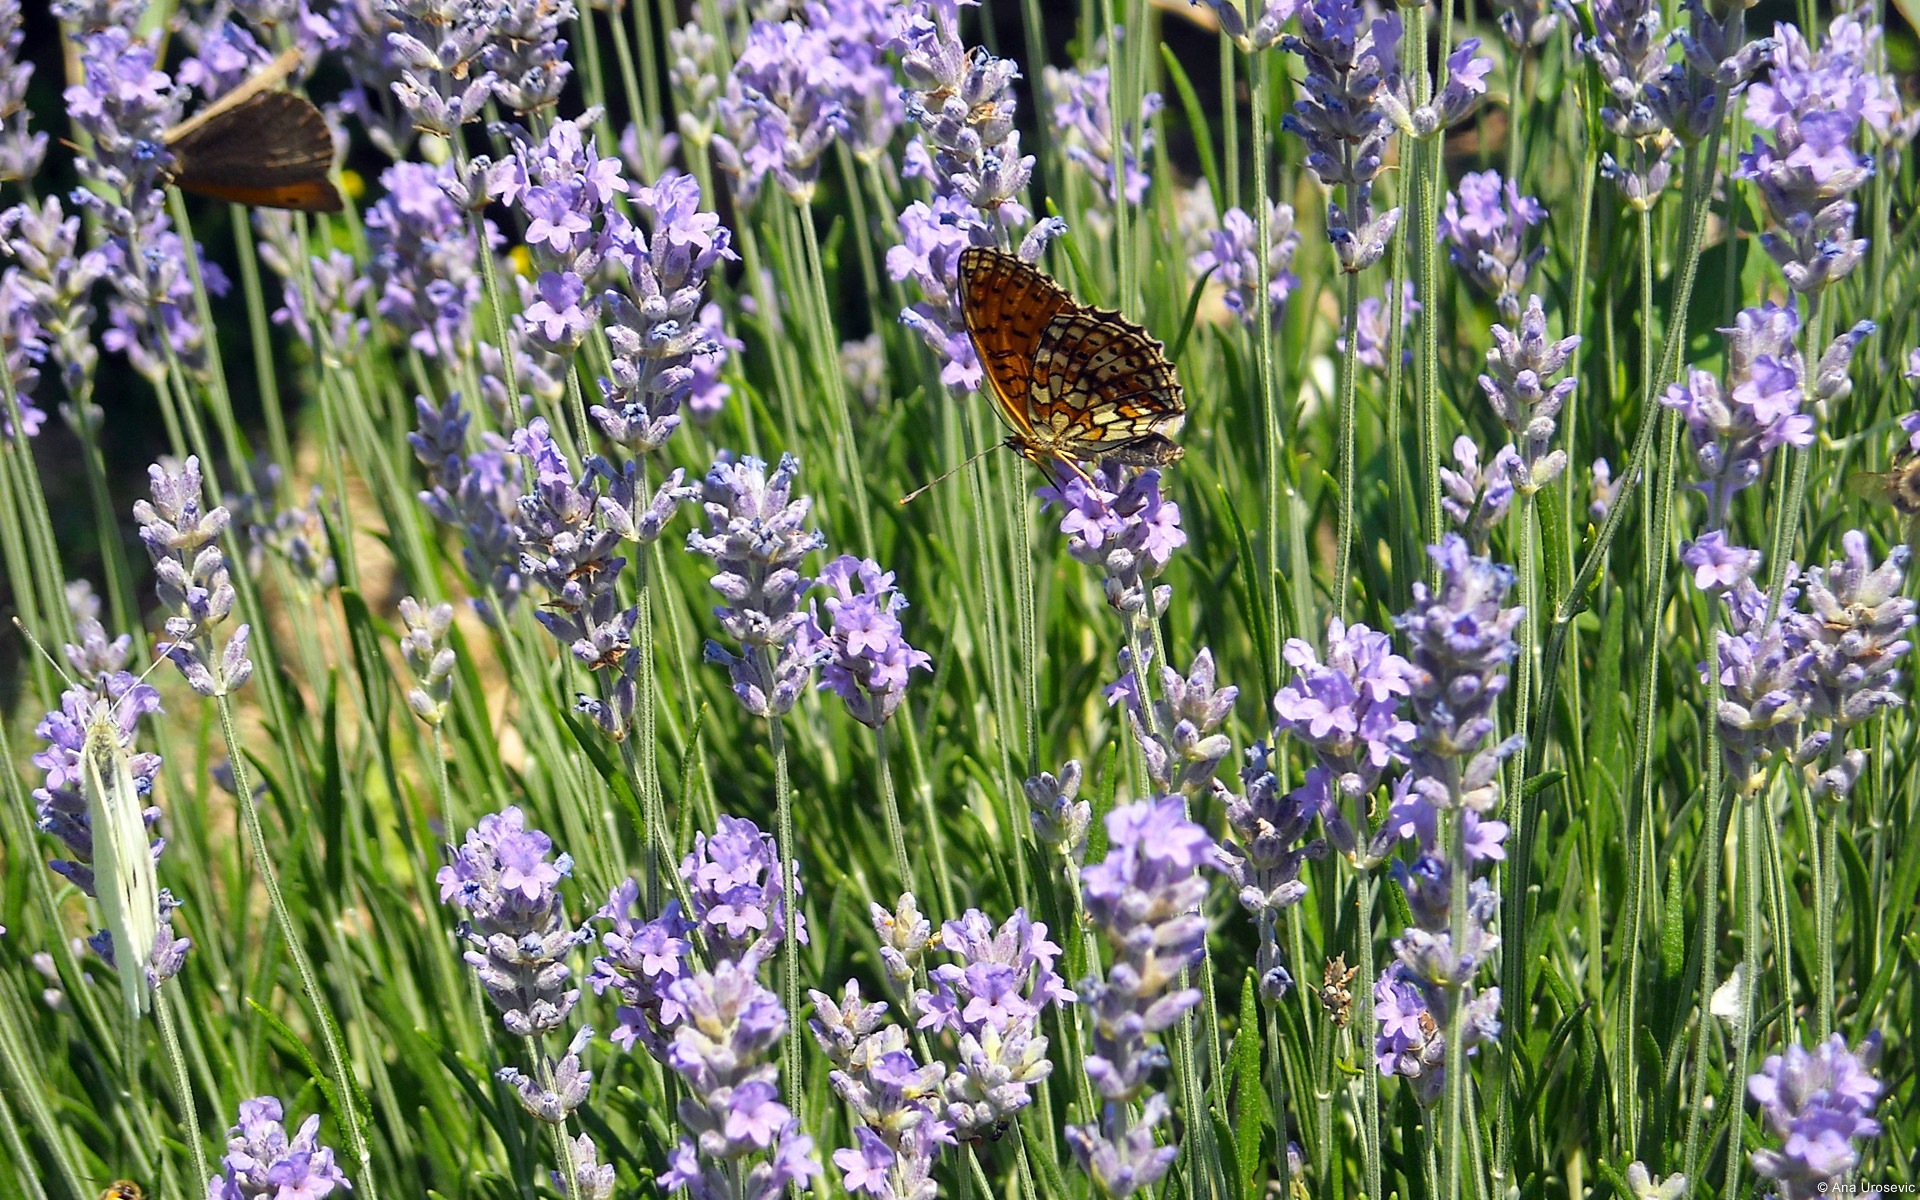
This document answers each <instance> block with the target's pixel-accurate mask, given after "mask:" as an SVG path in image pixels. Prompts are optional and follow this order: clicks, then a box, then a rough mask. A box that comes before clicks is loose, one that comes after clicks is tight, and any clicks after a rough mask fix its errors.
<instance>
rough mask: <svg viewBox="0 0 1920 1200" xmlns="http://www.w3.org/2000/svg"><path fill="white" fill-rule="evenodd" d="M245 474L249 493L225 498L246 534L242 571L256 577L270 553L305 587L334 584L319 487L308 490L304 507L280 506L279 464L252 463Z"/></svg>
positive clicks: (335, 578)
mask: <svg viewBox="0 0 1920 1200" xmlns="http://www.w3.org/2000/svg"><path fill="white" fill-rule="evenodd" d="M247 474H248V475H249V476H250V477H251V478H252V481H253V490H252V491H250V492H228V493H227V495H226V502H227V508H228V510H229V511H231V512H232V514H233V523H234V524H236V525H238V526H239V527H240V528H241V529H243V530H244V531H245V532H246V543H247V556H246V565H247V570H249V571H251V572H253V573H254V574H256V575H258V574H259V573H260V571H261V569H262V568H263V567H264V566H265V555H266V552H267V551H269V550H270V551H272V552H273V555H274V557H275V558H277V559H278V560H280V561H281V562H282V563H284V564H285V565H286V567H287V570H288V573H289V574H291V575H292V576H293V578H294V579H295V581H297V582H298V583H299V584H300V585H302V586H304V587H308V588H311V589H313V590H315V591H326V590H327V589H328V588H331V587H332V586H333V585H334V584H335V583H337V582H339V572H338V570H337V569H336V567H335V566H334V562H333V555H332V554H331V553H330V552H329V549H328V541H327V527H326V521H325V519H324V516H323V513H324V510H325V501H324V499H323V493H322V492H321V490H320V487H319V485H318V484H316V485H314V487H313V489H312V490H311V491H310V492H308V494H307V495H308V503H307V504H304V505H300V504H284V503H283V502H282V501H281V500H280V492H281V489H282V487H283V486H284V485H283V479H284V476H285V472H283V471H282V470H281V469H280V465H279V464H278V463H272V462H268V461H266V460H265V459H255V460H253V461H252V462H249V463H248V464H247Z"/></svg>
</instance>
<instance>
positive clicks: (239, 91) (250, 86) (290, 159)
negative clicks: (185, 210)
mask: <svg viewBox="0 0 1920 1200" xmlns="http://www.w3.org/2000/svg"><path fill="white" fill-rule="evenodd" d="M299 63H300V51H299V50H298V49H297V48H295V49H289V50H286V51H283V52H282V53H281V55H280V56H279V57H278V58H276V59H274V60H273V61H272V62H270V63H268V64H267V65H266V66H264V67H262V68H261V69H260V70H259V72H258V73H256V74H255V75H254V76H253V77H252V78H251V79H248V80H247V81H246V82H245V83H242V84H241V85H240V86H239V87H236V88H234V89H233V90H232V91H230V92H228V93H227V94H226V95H224V96H222V97H220V98H219V99H218V100H215V101H214V102H213V103H212V104H209V105H207V106H206V107H205V108H203V109H201V110H200V111H199V112H198V113H196V114H194V115H193V116H192V117H190V118H188V119H187V120H185V121H182V122H181V123H180V124H178V125H175V126H174V127H173V128H172V129H169V130H167V132H166V133H165V134H164V135H162V140H163V141H164V142H165V143H166V147H167V150H168V152H169V153H171V154H172V155H173V169H172V171H171V172H170V173H169V176H168V181H169V182H171V183H173V184H174V185H175V186H177V187H179V188H181V189H182V190H183V191H189V192H197V193H199V194H200V195H202V196H212V197H214V198H215V199H217V200H232V201H234V202H235V203H238V204H251V205H253V206H255V207H257V208H292V209H298V210H300V211H302V212H339V211H340V210H341V209H342V208H344V207H346V205H345V202H344V201H342V200H341V199H340V192H339V190H338V189H336V188H335V187H334V186H333V181H332V180H330V179H328V178H327V175H328V172H330V171H331V170H332V169H333V131H332V130H330V129H328V128H327V122H326V119H325V118H323V117H322V116H321V115H320V110H319V109H317V108H315V107H314V106H313V103H312V101H310V100H307V99H306V98H304V97H301V96H296V95H294V94H293V93H292V92H276V91H270V90H268V89H270V88H272V87H273V86H274V85H275V84H277V83H279V82H280V81H281V80H283V79H285V78H286V77H287V75H288V73H290V72H291V71H292V70H293V69H294V67H296V66H298V65H299Z"/></svg>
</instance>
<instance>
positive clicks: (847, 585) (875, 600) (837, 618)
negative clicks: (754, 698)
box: [820, 554, 933, 729]
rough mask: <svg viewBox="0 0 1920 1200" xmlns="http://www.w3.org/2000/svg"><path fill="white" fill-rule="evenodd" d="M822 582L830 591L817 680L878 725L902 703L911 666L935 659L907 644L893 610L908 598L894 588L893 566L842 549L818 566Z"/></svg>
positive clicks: (926, 665) (929, 664) (856, 714)
mask: <svg viewBox="0 0 1920 1200" xmlns="http://www.w3.org/2000/svg"><path fill="white" fill-rule="evenodd" d="M856 580H857V581H858V583H859V590H858V591H856V590H854V584H855V581H856ZM820 582H821V583H822V584H824V585H825V586H826V587H827V588H828V589H830V591H831V592H832V594H831V595H829V596H828V597H827V621H828V634H827V642H826V649H827V654H828V655H829V657H828V660H827V662H826V665H825V666H824V667H822V668H821V672H820V676H821V678H820V686H821V687H823V688H831V689H832V690H833V692H834V694H835V695H837V696H839V697H840V699H842V700H844V701H846V705H847V711H848V713H850V714H852V716H853V719H854V720H856V721H859V722H860V723H861V724H863V725H866V726H869V727H870V728H874V729H878V728H880V727H881V726H882V725H884V724H886V723H887V719H888V718H889V717H891V716H893V713H894V710H895V709H897V708H899V707H900V701H901V700H902V699H903V698H904V697H905V694H906V689H907V677H908V674H909V672H912V671H916V670H919V671H929V670H932V669H933V659H932V657H931V656H929V655H928V654H927V653H926V652H925V651H924V650H915V649H914V648H913V647H912V646H910V645H908V644H907V639H906V635H905V633H904V632H903V631H902V630H901V628H900V618H899V617H898V616H896V615H895V614H896V613H898V612H899V611H900V610H901V609H903V608H905V607H907V599H906V597H905V596H902V595H901V594H900V593H899V591H897V590H896V589H895V588H894V586H893V572H891V571H882V570H881V569H880V564H879V563H877V562H874V561H873V560H872V559H870V558H868V559H858V558H855V557H853V556H852V555H851V554H843V555H841V556H840V557H839V558H836V559H834V560H833V561H832V562H830V563H828V564H827V565H826V567H825V568H823V569H822V570H821V572H820Z"/></svg>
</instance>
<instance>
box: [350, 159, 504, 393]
mask: <svg viewBox="0 0 1920 1200" xmlns="http://www.w3.org/2000/svg"><path fill="white" fill-rule="evenodd" d="M452 178H453V168H452V165H451V164H448V165H446V166H443V167H438V168H436V167H429V166H426V165H424V164H422V163H411V162H399V163H395V164H394V165H393V166H391V167H388V168H387V169H386V170H385V171H382V172H381V173H380V183H381V186H383V187H385V188H386V190H387V194H386V195H385V196H383V197H381V198H380V200H379V202H378V203H376V204H374V205H373V207H372V208H370V209H369V210H368V211H367V252H368V259H367V277H368V278H369V279H371V280H372V281H373V286H374V288H375V290H376V293H377V295H378V299H377V300H376V302H375V307H376V308H377V309H378V310H379V313H380V315H381V316H382V317H384V318H386V319H387V321H389V322H390V323H392V325H393V326H394V328H395V329H397V330H399V331H400V333H402V334H403V335H405V336H406V337H407V340H408V344H409V345H411V346H412V347H413V348H414V349H415V350H418V351H419V352H420V353H422V354H426V355H433V356H437V357H440V358H444V359H446V360H448V361H452V362H457V361H459V360H460V359H461V357H463V355H464V354H465V347H466V345H467V344H468V343H469V342H470V341H471V339H472V336H473V327H472V322H473V309H474V307H475V305H477V304H478V303H479V300H480V274H479V270H478V267H477V255H478V254H480V253H491V252H492V247H491V246H488V247H487V248H485V249H484V250H482V249H481V248H478V247H476V246H475V245H474V244H473V237H472V235H471V234H470V233H469V231H468V228H467V220H466V214H465V213H463V212H461V210H460V207H459V206H458V205H456V204H455V203H454V202H453V201H452V200H450V199H448V197H447V195H446V192H445V191H444V190H443V189H442V184H443V183H445V182H446V181H448V180H450V179H452ZM497 237H498V235H497V234H496V233H494V232H493V230H492V227H491V226H488V239H489V241H490V242H491V241H493V240H494V239H496V238H497Z"/></svg>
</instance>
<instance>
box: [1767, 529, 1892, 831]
mask: <svg viewBox="0 0 1920 1200" xmlns="http://www.w3.org/2000/svg"><path fill="white" fill-rule="evenodd" d="M1841 544H1842V546H1843V547H1844V548H1845V550H1846V558H1845V559H1844V560H1843V561H1841V562H1836V563H1833V564H1832V565H1831V566H1827V567H1814V568H1811V569H1810V570H1808V571H1807V574H1806V592H1805V597H1806V601H1807V604H1808V607H1809V609H1810V610H1811V611H1809V612H1805V613H1795V614H1792V615H1790V616H1789V617H1788V618H1787V620H1788V623H1789V626H1790V627H1791V628H1792V630H1793V631H1794V633H1795V634H1797V636H1798V638H1799V640H1800V641H1801V642H1802V643H1803V644H1804V645H1805V646H1806V648H1807V653H1808V656H1809V662H1808V670H1807V682H1808V684H1809V696H1810V700H1811V703H1810V705H1809V710H1808V715H1809V716H1810V717H1811V718H1813V719H1814V720H1815V721H1817V722H1820V723H1822V724H1831V726H1832V728H1831V730H1825V729H1822V730H1818V731H1816V732H1815V733H1814V734H1812V735H1811V736H1810V737H1808V738H1807V740H1806V741H1805V742H1803V743H1802V744H1801V746H1800V749H1799V750H1798V752H1797V753H1796V755H1795V757H1796V759H1798V760H1799V762H1800V763H1801V764H1802V766H1803V768H1804V770H1805V772H1806V774H1807V776H1808V777H1809V779H1810V781H1811V783H1812V787H1813V793H1814V794H1815V795H1816V796H1823V795H1833V796H1838V797H1844V796H1846V795H1847V793H1848V792H1850V791H1851V790H1852V789H1853V785H1854V782H1855V781H1856V780H1858V779H1859V777H1860V773H1861V772H1862V771H1863V770H1864V769H1865V768H1866V764H1867V750H1866V749H1862V748H1854V749H1848V748H1847V745H1846V743H1847V739H1848V733H1849V731H1850V730H1852V729H1853V728H1854V726H1856V725H1859V724H1861V723H1862V722H1864V721H1867V720H1869V719H1871V718H1872V717H1873V716H1874V715H1875V714H1876V713H1879V712H1881V711H1883V710H1885V709H1888V708H1894V707H1897V706H1899V705H1902V704H1904V703H1906V699H1905V697H1903V696H1902V695H1901V694H1900V684H1901V679H1902V676H1901V672H1900V671H1899V669H1898V668H1899V664H1900V660H1901V659H1902V658H1904V657H1906V655H1907V654H1908V653H1909V652H1911V651H1912V649H1913V641H1912V639H1911V631H1912V630H1913V627H1914V623H1915V620H1916V618H1915V616H1914V602H1913V601H1912V600H1909V599H1907V598H1906V597H1905V596H1903V595H1901V591H1902V588H1903V585H1904V583H1905V581H1906V568H1907V560H1908V557H1909V551H1908V548H1907V547H1906V546H1904V545H1899V546H1895V547H1894V548H1893V550H1892V551H1891V552H1890V553H1889V554H1888V555H1887V560H1886V562H1884V563H1882V564H1880V565H1878V566H1875V565H1874V562H1873V559H1872V557H1871V556H1870V555H1869V554H1868V552H1867V539H1866V535H1865V534H1863V533H1861V532H1860V531H1859V530H1857V529H1854V530H1849V531H1848V532H1847V533H1846V534H1845V535H1844V536H1843V537H1842V538H1841ZM1823 762H1824V763H1825V764H1827V765H1826V767H1825V769H1824V770H1819V769H1817V768H1819V767H1820V765H1821V764H1822V763H1823Z"/></svg>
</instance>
